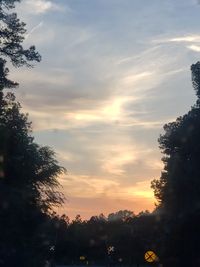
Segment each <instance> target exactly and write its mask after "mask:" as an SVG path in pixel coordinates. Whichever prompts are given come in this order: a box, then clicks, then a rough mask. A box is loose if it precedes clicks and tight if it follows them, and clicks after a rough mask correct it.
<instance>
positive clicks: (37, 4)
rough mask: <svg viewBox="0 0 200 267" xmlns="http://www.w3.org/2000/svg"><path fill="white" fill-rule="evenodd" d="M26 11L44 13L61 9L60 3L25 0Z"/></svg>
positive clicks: (46, 0)
mask: <svg viewBox="0 0 200 267" xmlns="http://www.w3.org/2000/svg"><path fill="white" fill-rule="evenodd" d="M25 4H26V5H27V8H28V11H29V12H30V13H35V14H44V13H46V12H48V11H63V7H62V6H61V5H58V4H55V3H53V1H49V0H26V2H25Z"/></svg>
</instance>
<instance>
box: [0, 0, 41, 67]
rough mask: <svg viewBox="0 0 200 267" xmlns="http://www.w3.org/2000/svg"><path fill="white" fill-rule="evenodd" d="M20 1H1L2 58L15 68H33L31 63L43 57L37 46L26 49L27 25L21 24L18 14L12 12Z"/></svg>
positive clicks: (0, 51)
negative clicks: (24, 43) (24, 42)
mask: <svg viewBox="0 0 200 267" xmlns="http://www.w3.org/2000/svg"><path fill="white" fill-rule="evenodd" d="M16 2H20V1H19V0H0V22H1V26H0V40H1V41H0V57H1V58H2V57H3V58H5V59H7V58H8V59H9V60H10V61H11V62H12V64H13V65H14V66H15V67H21V66H24V65H25V66H28V67H30V66H32V65H31V63H30V62H32V61H38V62H39V61H40V60H41V56H40V55H39V53H38V52H36V51H35V46H31V47H30V48H28V49H24V48H23V46H22V43H23V41H24V39H25V34H26V29H25V26H26V24H25V23H24V22H21V21H20V20H19V19H18V17H17V14H16V13H14V12H10V11H11V10H12V9H13V8H14V7H15V3H16Z"/></svg>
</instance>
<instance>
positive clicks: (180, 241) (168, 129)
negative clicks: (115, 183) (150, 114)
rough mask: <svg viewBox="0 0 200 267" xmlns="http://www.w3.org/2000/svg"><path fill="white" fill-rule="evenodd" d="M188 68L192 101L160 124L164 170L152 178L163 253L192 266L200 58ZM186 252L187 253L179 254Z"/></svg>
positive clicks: (199, 201)
mask: <svg viewBox="0 0 200 267" xmlns="http://www.w3.org/2000/svg"><path fill="white" fill-rule="evenodd" d="M191 70H192V82H193V86H194V89H195V91H196V95H197V101H196V104H195V105H194V106H193V107H192V108H191V110H190V111H189V112H188V113H187V114H186V115H184V116H182V117H179V118H177V120H176V121H175V122H172V123H169V124H166V125H165V126H164V130H165V133H164V135H162V136H160V138H159V144H160V148H161V150H162V152H163V153H164V157H163V162H164V170H163V171H162V174H161V177H160V179H159V180H154V181H153V182H152V188H153V189H154V193H155V196H156V198H157V199H158V202H159V206H158V211H159V212H160V213H161V215H162V218H163V220H164V221H165V223H164V225H165V229H164V231H165V240H164V244H163V248H165V250H164V252H163V254H164V256H165V257H166V258H167V257H168V258H169V257H171V258H174V260H175V259H177V260H179V263H176V264H179V265H177V266H180V264H181V266H186V265H187V264H189V265H190V266H195V264H197V262H196V261H197V258H198V251H199V249H200V241H199V238H200V231H199V227H198V225H199V223H200V168H199V164H200V142H199V137H200V62H197V63H196V64H194V65H192V67H191ZM186 253H187V254H188V253H189V254H190V257H183V255H185V254H186Z"/></svg>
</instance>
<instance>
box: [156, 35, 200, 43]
mask: <svg viewBox="0 0 200 267" xmlns="http://www.w3.org/2000/svg"><path fill="white" fill-rule="evenodd" d="M170 42H174V43H182V42H184V43H185V42H186V43H187V42H189V43H191V42H197V43H199V42H200V35H198V34H191V35H184V36H177V37H171V38H166V39H165V38H164V39H156V40H153V43H158V44H159V43H160V44H161V43H170Z"/></svg>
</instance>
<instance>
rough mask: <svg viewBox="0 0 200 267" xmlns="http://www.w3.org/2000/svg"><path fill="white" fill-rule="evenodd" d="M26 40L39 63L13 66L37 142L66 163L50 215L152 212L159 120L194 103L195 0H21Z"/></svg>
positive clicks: (199, 21) (198, 47)
mask: <svg viewBox="0 0 200 267" xmlns="http://www.w3.org/2000/svg"><path fill="white" fill-rule="evenodd" d="M17 12H18V15H19V17H20V18H21V19H22V20H23V21H25V22H26V23H27V34H26V39H25V43H24V46H25V47H28V46H30V45H32V44H34V45H36V47H37V50H38V51H39V52H40V54H41V55H42V62H41V63H39V64H36V65H35V67H34V68H33V69H26V68H21V69H13V70H12V71H11V73H12V74H11V77H12V78H13V79H15V80H16V81H18V82H19V83H20V87H19V88H18V89H17V91H16V95H17V99H18V100H19V101H20V102H21V104H22V106H23V111H24V112H28V113H29V118H30V120H31V121H32V122H33V134H34V137H35V141H36V142H37V143H39V144H41V145H48V146H50V147H52V148H53V149H54V150H55V152H56V156H57V159H58V161H59V162H60V164H61V165H62V166H64V167H65V168H66V169H67V174H65V175H62V177H60V178H59V180H60V183H61V185H62V188H61V190H62V192H63V193H64V195H65V197H66V201H65V204H64V206H63V207H61V208H59V209H58V210H57V212H59V213H66V214H67V215H68V216H69V217H70V218H73V217H74V216H75V215H76V214H80V215H81V216H82V217H83V218H84V219H89V218H90V217H91V216H92V215H98V214H100V213H104V214H105V215H107V214H109V213H111V212H115V211H118V210H123V209H129V210H132V211H134V212H135V213H138V212H140V211H142V210H146V209H148V210H150V211H152V210H153V209H154V207H155V202H156V200H155V199H154V196H153V191H152V189H151V188H150V183H151V181H152V180H153V179H155V178H156V179H158V178H159V177H160V173H161V170H162V168H163V165H162V161H161V158H162V154H161V152H160V150H159V147H158V142H157V139H158V138H159V135H160V134H162V133H163V125H164V124H165V123H168V122H170V121H173V120H175V119H176V118H177V117H178V116H180V115H183V114H184V113H186V112H187V111H188V110H189V109H190V107H191V105H193V104H194V102H195V93H194V90H193V89H192V85H191V74H190V66H191V64H193V63H196V62H197V61H198V60H199V55H200V26H199V25H200V16H199V12H200V2H199V1H197V0H176V1H174V0H165V1H160V0H151V1H149V0H55V1H54V0H22V1H21V4H19V5H17Z"/></svg>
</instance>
